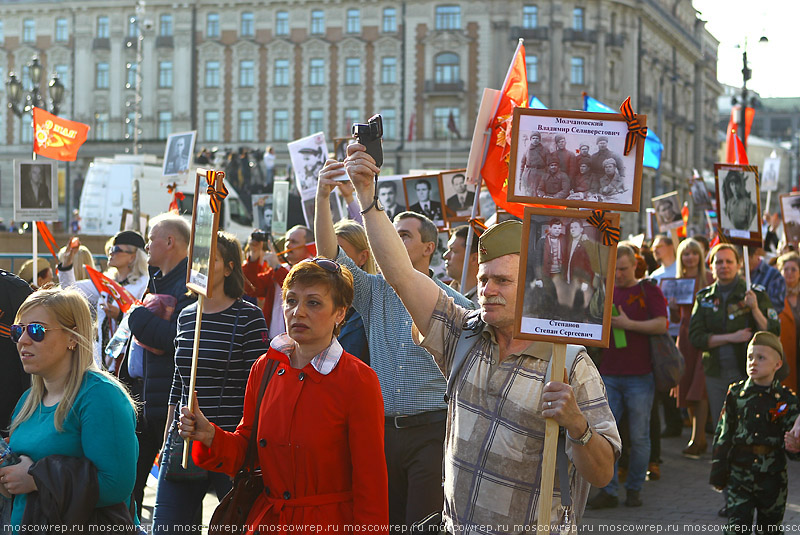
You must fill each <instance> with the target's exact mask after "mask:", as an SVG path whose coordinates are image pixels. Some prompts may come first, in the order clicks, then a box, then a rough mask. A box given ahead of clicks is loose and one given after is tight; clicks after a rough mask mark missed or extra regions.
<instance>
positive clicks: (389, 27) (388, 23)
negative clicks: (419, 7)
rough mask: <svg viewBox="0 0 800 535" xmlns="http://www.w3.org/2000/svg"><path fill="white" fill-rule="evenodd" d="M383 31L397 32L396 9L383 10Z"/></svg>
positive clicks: (386, 8) (387, 8)
mask: <svg viewBox="0 0 800 535" xmlns="http://www.w3.org/2000/svg"><path fill="white" fill-rule="evenodd" d="M383 31H384V32H396V31H397V9H395V8H393V7H385V8H383Z"/></svg>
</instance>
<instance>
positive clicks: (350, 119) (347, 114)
mask: <svg viewBox="0 0 800 535" xmlns="http://www.w3.org/2000/svg"><path fill="white" fill-rule="evenodd" d="M363 122H364V119H363V118H362V117H361V110H360V109H358V108H345V109H344V124H346V125H347V127H348V128H349V127H350V126H351V125H352V124H353V123H363Z"/></svg>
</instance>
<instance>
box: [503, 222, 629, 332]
mask: <svg viewBox="0 0 800 535" xmlns="http://www.w3.org/2000/svg"><path fill="white" fill-rule="evenodd" d="M594 217H597V216H595V214H594V212H593V211H590V210H574V209H567V210H557V209H552V208H538V207H526V208H525V213H524V217H523V219H522V223H523V228H522V244H521V245H522V251H521V258H522V259H523V261H522V262H520V272H519V278H518V279H517V280H519V281H520V284H519V285H518V288H517V310H516V317H515V324H514V337H515V338H523V339H526V340H541V341H545V342H555V343H565V344H567V343H568V344H582V345H587V346H596V347H608V337H609V333H610V332H611V305H612V301H613V300H612V298H611V296H612V295H613V292H614V269H615V266H616V251H617V245H616V243H614V245H604V244H603V230H600V229H599V228H597V227H595V226H594V225H593V224H592V221H591V220H592V218H594ZM604 218H605V220H606V221H607V222H608V224H610V225H611V226H612V227H617V228H619V214H615V213H606V214H605V216H604Z"/></svg>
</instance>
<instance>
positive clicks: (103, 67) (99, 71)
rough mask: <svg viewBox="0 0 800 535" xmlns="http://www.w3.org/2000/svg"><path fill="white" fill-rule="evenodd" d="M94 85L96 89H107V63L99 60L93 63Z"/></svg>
mask: <svg viewBox="0 0 800 535" xmlns="http://www.w3.org/2000/svg"><path fill="white" fill-rule="evenodd" d="M94 80H95V82H94V86H95V88H97V89H108V63H106V62H105V61H101V62H99V63H97V64H95V77H94Z"/></svg>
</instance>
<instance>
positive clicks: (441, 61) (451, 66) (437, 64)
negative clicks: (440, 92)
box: [433, 52, 461, 84]
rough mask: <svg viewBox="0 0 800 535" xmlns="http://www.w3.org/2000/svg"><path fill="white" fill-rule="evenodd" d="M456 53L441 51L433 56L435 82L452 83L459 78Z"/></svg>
mask: <svg viewBox="0 0 800 535" xmlns="http://www.w3.org/2000/svg"><path fill="white" fill-rule="evenodd" d="M460 76H461V75H460V72H459V60H458V54H453V53H452V52H442V53H441V54H439V55H437V56H436V57H435V58H434V67H433V77H434V81H435V82H436V83H437V84H453V83H456V82H458V81H459V80H460Z"/></svg>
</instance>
